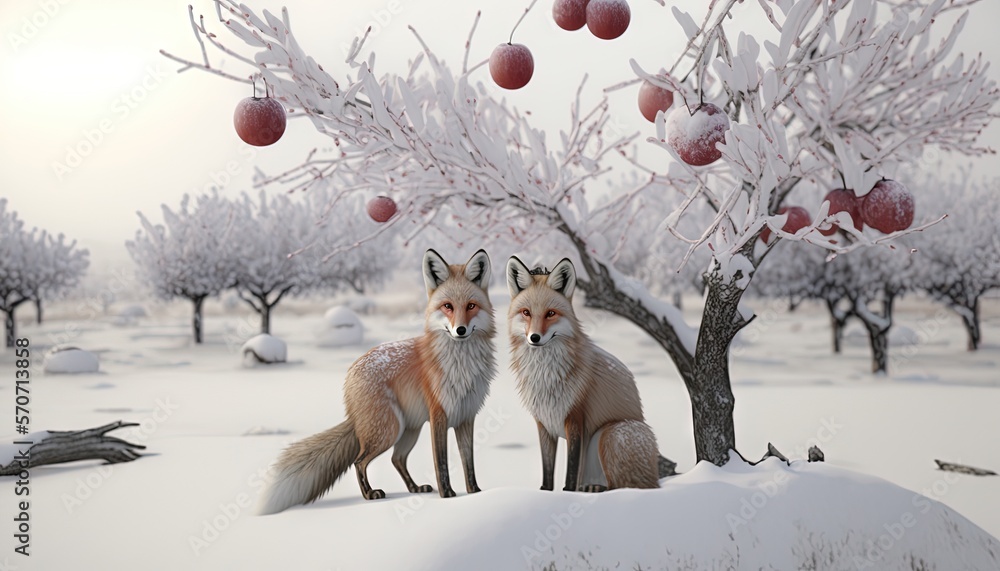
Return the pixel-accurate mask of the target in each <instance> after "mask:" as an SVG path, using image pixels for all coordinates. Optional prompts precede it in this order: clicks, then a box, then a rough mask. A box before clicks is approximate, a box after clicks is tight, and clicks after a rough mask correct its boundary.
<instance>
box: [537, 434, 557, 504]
mask: <svg viewBox="0 0 1000 571" xmlns="http://www.w3.org/2000/svg"><path fill="white" fill-rule="evenodd" d="M538 443H539V444H540V445H541V449H542V489H543V490H548V491H550V492H551V491H552V489H553V488H554V487H555V484H554V483H553V481H554V480H555V471H556V446H557V445H558V443H559V442H558V441H557V440H556V439H555V437H553V436H552V435H551V434H549V431H548V430H546V429H545V427H544V426H543V425H542V423H541V422H539V423H538Z"/></svg>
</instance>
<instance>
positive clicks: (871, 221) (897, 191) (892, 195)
mask: <svg viewBox="0 0 1000 571" xmlns="http://www.w3.org/2000/svg"><path fill="white" fill-rule="evenodd" d="M861 218H862V219H863V220H864V221H865V224H867V225H869V226H871V227H872V228H874V229H876V230H878V231H879V232H884V233H885V234H889V233H892V232H898V231H900V230H906V229H907V228H909V227H910V225H911V224H913V194H911V193H910V191H909V190H907V188H906V187H905V186H903V184H902V183H900V182H898V181H895V180H887V179H882V180H880V181H878V182H877V183H875V186H874V187H872V189H871V191H869V192H868V194H867V195H866V196H865V197H864V198H863V199H862V201H861Z"/></svg>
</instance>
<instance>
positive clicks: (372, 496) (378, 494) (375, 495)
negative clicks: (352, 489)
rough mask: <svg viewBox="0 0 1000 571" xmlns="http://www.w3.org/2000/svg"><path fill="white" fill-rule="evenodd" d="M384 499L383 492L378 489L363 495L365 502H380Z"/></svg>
mask: <svg viewBox="0 0 1000 571" xmlns="http://www.w3.org/2000/svg"><path fill="white" fill-rule="evenodd" d="M384 497H385V492H383V491H382V490H378V489H375V490H368V493H367V494H365V499H366V500H381V499H382V498H384Z"/></svg>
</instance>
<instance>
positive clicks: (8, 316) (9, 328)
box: [3, 307, 17, 347]
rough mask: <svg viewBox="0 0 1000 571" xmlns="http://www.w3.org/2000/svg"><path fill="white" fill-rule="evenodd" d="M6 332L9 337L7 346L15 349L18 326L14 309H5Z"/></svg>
mask: <svg viewBox="0 0 1000 571" xmlns="http://www.w3.org/2000/svg"><path fill="white" fill-rule="evenodd" d="M3 315H4V332H5V334H6V336H7V346H8V347H13V346H14V340H15V339H16V338H17V324H16V323H15V322H14V308H13V307H11V308H9V309H7V308H5V309H4V312H3Z"/></svg>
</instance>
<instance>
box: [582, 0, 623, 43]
mask: <svg viewBox="0 0 1000 571" xmlns="http://www.w3.org/2000/svg"><path fill="white" fill-rule="evenodd" d="M631 20H632V10H630V9H629V7H628V1H627V0H590V2H589V3H588V4H587V29H589V30H590V33H591V34H594V35H595V36H597V37H598V38H601V39H602V40H613V39H615V38H617V37H618V36H620V35H622V34H624V33H625V30H627V29H628V24H629V22H630V21H631Z"/></svg>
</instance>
